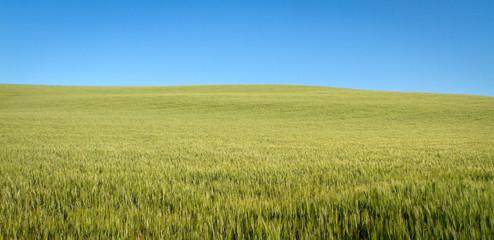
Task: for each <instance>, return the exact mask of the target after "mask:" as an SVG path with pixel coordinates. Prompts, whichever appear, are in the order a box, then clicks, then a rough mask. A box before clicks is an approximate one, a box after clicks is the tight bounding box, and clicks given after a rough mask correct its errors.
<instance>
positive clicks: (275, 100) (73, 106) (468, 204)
mask: <svg viewBox="0 0 494 240" xmlns="http://www.w3.org/2000/svg"><path fill="white" fill-rule="evenodd" d="M493 180H494V97H487V96H473V95H454V94H433V93H405V92H385V91H367V90H354V89H343V88H330V87H317V86H294V85H203V86H149V87H79V86H77V87H76V86H37V85H9V84H1V85H0V202H1V206H0V212H1V213H2V214H0V235H1V236H3V237H4V238H16V237H17V238H32V237H40V238H43V237H49V238H53V237H55V238H60V237H64V238H66V237H75V238H95V237H100V238H108V237H114V238H143V237H151V238H186V239H202V238H211V239H221V238H226V239H231V238H240V239H252V238H256V237H257V238H263V239H266V238H268V239H279V238H281V239H290V238H292V239H295V238H296V239H300V238H315V239H323V238H324V239H327V238H374V237H375V238H379V239H381V238H394V239H396V238H408V237H410V238H419V239H420V238H452V237H463V238H483V237H484V238H485V237H486V236H493V235H494V197H493V196H494V185H493V184H492V181H493Z"/></svg>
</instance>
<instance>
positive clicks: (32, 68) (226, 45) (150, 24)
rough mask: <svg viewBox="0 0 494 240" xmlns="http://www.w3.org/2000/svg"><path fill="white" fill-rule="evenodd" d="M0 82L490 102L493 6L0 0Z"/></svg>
mask: <svg viewBox="0 0 494 240" xmlns="http://www.w3.org/2000/svg"><path fill="white" fill-rule="evenodd" d="M0 83H29V84H56V85H177V84H180V85H182V84H224V83H276V84H306V85H323V86H336V87H349V88H360V89H377V90H398V91H421V92H445V93H466V94H482V95H491V96H494V1H492V0H489V1H481V0H475V1H465V0H462V1H430V0H429V1H418V0H417V1H398V0H397V1H88V0H85V1H79V0H70V1H66V0H64V1H10V0H4V1H1V2H0Z"/></svg>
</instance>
